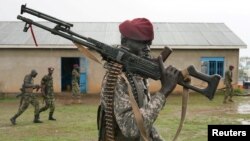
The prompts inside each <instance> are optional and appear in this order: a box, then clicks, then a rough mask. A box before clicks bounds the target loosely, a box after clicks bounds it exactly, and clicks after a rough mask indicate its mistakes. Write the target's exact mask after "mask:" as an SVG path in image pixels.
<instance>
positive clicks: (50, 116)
mask: <svg viewBox="0 0 250 141" xmlns="http://www.w3.org/2000/svg"><path fill="white" fill-rule="evenodd" d="M49 120H56V119H55V118H53V112H50V113H49Z"/></svg>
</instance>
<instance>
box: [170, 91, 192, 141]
mask: <svg viewBox="0 0 250 141" xmlns="http://www.w3.org/2000/svg"><path fill="white" fill-rule="evenodd" d="M188 97H189V89H187V88H185V87H183V94H182V110H181V120H180V123H179V127H178V129H177V131H176V133H175V136H174V139H173V141H176V140H177V138H178V136H179V134H180V132H181V129H182V127H183V123H184V121H185V117H186V112H187V103H188Z"/></svg>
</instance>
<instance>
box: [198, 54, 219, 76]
mask: <svg viewBox="0 0 250 141" xmlns="http://www.w3.org/2000/svg"><path fill="white" fill-rule="evenodd" d="M201 72H203V73H205V74H208V75H213V74H219V75H220V76H221V77H223V76H224V75H223V74H224V57H202V58H201Z"/></svg>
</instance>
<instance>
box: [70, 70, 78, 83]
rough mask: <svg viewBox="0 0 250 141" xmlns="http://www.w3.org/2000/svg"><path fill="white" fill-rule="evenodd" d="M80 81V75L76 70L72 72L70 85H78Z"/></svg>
mask: <svg viewBox="0 0 250 141" xmlns="http://www.w3.org/2000/svg"><path fill="white" fill-rule="evenodd" d="M79 79H80V74H79V72H78V71H77V70H76V69H73V71H72V83H78V82H79Z"/></svg>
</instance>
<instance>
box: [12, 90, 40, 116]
mask: <svg viewBox="0 0 250 141" xmlns="http://www.w3.org/2000/svg"><path fill="white" fill-rule="evenodd" d="M29 104H31V105H33V106H34V108H35V110H34V115H38V114H39V102H38V100H37V96H36V95H34V94H32V93H30V94H27V93H26V94H24V96H22V97H21V101H20V106H19V109H18V111H17V113H16V117H18V116H20V115H21V114H22V113H23V112H24V111H25V110H26V109H27V108H28V107H29Z"/></svg>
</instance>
